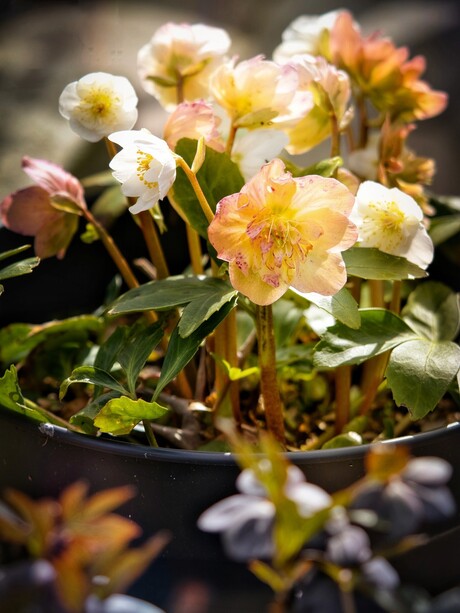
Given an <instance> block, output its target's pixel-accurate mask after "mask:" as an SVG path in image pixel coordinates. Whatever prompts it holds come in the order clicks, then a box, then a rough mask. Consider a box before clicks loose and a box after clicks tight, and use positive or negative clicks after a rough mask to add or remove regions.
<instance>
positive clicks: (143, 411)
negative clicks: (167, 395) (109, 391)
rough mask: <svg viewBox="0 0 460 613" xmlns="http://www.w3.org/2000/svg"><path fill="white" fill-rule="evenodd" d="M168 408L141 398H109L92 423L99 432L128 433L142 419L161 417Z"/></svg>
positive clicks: (118, 434)
mask: <svg viewBox="0 0 460 613" xmlns="http://www.w3.org/2000/svg"><path fill="white" fill-rule="evenodd" d="M168 410H169V409H167V408H166V407H162V406H161V405H160V404H158V403H157V402H146V401H145V400H142V399H138V400H132V399H131V398H127V397H126V396H122V397H121V398H114V399H113V400H109V402H108V403H107V404H106V405H105V406H104V407H103V408H102V409H101V410H100V411H99V414H98V415H97V417H96V418H95V420H94V425H95V426H97V427H98V428H99V430H100V431H101V432H107V433H109V434H113V435H117V436H120V435H123V434H129V433H130V432H131V430H132V429H133V428H134V427H135V426H137V424H138V423H139V422H140V421H142V420H143V419H158V418H160V417H163V415H165V413H167V412H168Z"/></svg>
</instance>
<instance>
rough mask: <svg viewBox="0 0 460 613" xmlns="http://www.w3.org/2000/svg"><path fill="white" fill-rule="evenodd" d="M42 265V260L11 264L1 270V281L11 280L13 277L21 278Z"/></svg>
mask: <svg viewBox="0 0 460 613" xmlns="http://www.w3.org/2000/svg"><path fill="white" fill-rule="evenodd" d="M39 264H40V258H27V259H25V260H21V261H20V262H14V263H13V264H9V265H8V266H5V267H4V268H2V269H1V270H0V279H1V280H2V281H3V280H4V279H10V278H11V277H20V276H21V275H27V274H28V273H31V272H32V271H33V269H34V268H35V267H36V266H38V265H39Z"/></svg>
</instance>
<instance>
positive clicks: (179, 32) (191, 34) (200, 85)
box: [137, 23, 231, 111]
mask: <svg viewBox="0 0 460 613" xmlns="http://www.w3.org/2000/svg"><path fill="white" fill-rule="evenodd" d="M230 44H231V40H230V37H229V35H228V34H227V32H226V31H225V30H223V29H221V28H214V27H210V26H206V25H203V24H194V25H190V24H186V23H183V24H176V23H166V24H165V25H163V26H162V27H161V28H159V29H158V30H157V31H156V32H155V34H154V35H153V37H152V38H151V40H150V42H149V43H147V44H146V45H144V46H143V47H142V48H141V49H140V50H139V53H138V56H137V65H138V73H139V77H140V79H141V81H142V87H143V88H144V89H145V91H146V92H147V93H149V94H151V95H152V96H154V97H155V98H156V99H157V100H158V101H159V102H160V104H161V105H162V106H163V107H164V108H165V109H166V110H167V111H172V110H174V108H175V107H176V105H177V104H178V103H180V102H182V101H193V100H198V99H200V98H207V97H208V93H209V77H210V75H211V73H212V72H213V70H214V69H215V68H216V67H217V66H218V65H219V64H220V63H221V62H222V61H223V56H224V55H225V54H226V53H227V51H228V49H229V48H230Z"/></svg>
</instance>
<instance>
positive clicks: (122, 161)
mask: <svg viewBox="0 0 460 613" xmlns="http://www.w3.org/2000/svg"><path fill="white" fill-rule="evenodd" d="M109 140H111V141H112V142H114V143H116V144H117V145H120V146H121V147H122V150H121V151H120V152H119V153H117V154H116V155H115V156H114V157H113V158H112V160H111V162H110V168H111V169H112V171H113V172H112V174H113V176H114V177H115V179H116V180H117V181H119V182H120V183H121V191H122V192H123V194H124V195H125V196H127V197H128V198H136V199H137V200H136V203H135V204H133V205H132V206H130V207H129V210H130V211H131V213H134V214H135V213H140V212H141V211H147V210H148V209H151V208H153V207H154V206H155V205H156V204H157V202H158V201H159V200H161V199H162V198H164V197H165V196H166V194H167V193H168V191H169V189H170V187H171V186H172V184H173V183H174V181H175V179H176V160H175V158H174V155H173V153H172V151H171V150H170V148H169V147H168V145H167V144H166V142H165V141H164V140H162V139H161V138H158V137H157V136H154V135H153V134H152V133H151V132H149V131H148V130H147V129H146V128H142V129H141V130H123V131H121V132H115V133H114V134H111V135H110V136H109Z"/></svg>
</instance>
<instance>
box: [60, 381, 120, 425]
mask: <svg viewBox="0 0 460 613" xmlns="http://www.w3.org/2000/svg"><path fill="white" fill-rule="evenodd" d="M118 397H119V392H115V391H114V390H111V391H110V392H107V393H105V394H101V395H100V396H98V397H97V398H93V400H92V401H91V402H90V403H88V404H87V405H86V407H84V408H83V409H82V410H81V411H78V413H75V415H72V417H71V418H70V419H69V421H70V423H71V424H72V426H75V427H77V428H79V429H80V430H82V431H83V432H85V434H97V428H96V426H95V425H94V420H95V418H96V416H97V415H98V414H99V412H100V410H101V409H102V407H104V406H105V405H106V404H107V402H108V401H109V400H112V399H113V398H118Z"/></svg>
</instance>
